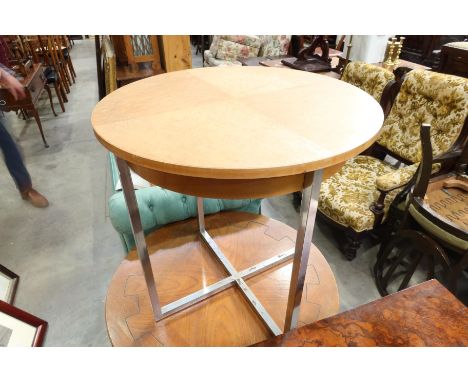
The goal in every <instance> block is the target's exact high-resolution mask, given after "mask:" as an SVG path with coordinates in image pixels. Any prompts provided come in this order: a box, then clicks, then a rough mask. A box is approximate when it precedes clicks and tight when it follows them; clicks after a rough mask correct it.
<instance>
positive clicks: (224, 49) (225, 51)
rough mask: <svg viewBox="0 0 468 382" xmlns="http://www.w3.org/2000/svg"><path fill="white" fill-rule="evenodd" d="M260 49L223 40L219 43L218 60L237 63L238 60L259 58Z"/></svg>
mask: <svg viewBox="0 0 468 382" xmlns="http://www.w3.org/2000/svg"><path fill="white" fill-rule="evenodd" d="M258 49H259V48H255V47H252V46H248V45H242V44H239V43H237V42H232V41H227V40H223V39H222V38H221V39H220V40H219V43H218V51H217V52H216V58H217V59H219V60H228V61H235V60H236V59H237V58H241V57H244V58H247V57H257V56H258Z"/></svg>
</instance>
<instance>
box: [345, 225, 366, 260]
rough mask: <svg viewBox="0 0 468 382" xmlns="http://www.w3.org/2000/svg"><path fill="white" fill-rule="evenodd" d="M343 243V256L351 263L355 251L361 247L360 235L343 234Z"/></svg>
mask: <svg viewBox="0 0 468 382" xmlns="http://www.w3.org/2000/svg"><path fill="white" fill-rule="evenodd" d="M345 240H346V241H345V243H344V244H343V245H342V251H343V255H344V256H345V257H346V259H347V260H349V261H351V260H353V259H354V258H355V257H356V254H357V251H358V249H359V247H360V246H361V241H362V239H361V235H360V234H358V233H356V232H346V233H345Z"/></svg>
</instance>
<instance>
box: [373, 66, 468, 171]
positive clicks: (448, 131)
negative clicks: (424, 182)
mask: <svg viewBox="0 0 468 382" xmlns="http://www.w3.org/2000/svg"><path fill="white" fill-rule="evenodd" d="M467 113H468V79H466V78H461V77H457V76H451V75H448V74H442V73H436V72H432V71H428V70H412V71H411V72H409V73H408V74H407V75H406V78H405V80H404V82H403V85H402V87H401V89H400V92H399V93H398V96H397V98H396V100H395V103H394V105H393V107H392V110H391V111H390V113H389V115H388V117H387V119H386V120H385V122H384V124H383V127H382V132H381V135H380V137H379V140H378V143H379V144H381V145H382V146H384V147H386V148H387V149H388V150H390V151H391V152H393V153H395V154H397V155H399V156H400V157H402V158H404V159H406V160H408V161H411V162H413V163H416V162H419V161H420V160H421V156H422V153H421V141H420V135H419V134H420V133H419V132H420V127H421V124H422V123H430V124H431V126H432V128H431V142H432V152H433V155H434V156H437V155H439V154H442V153H444V152H446V151H447V150H448V149H449V148H450V147H451V146H452V145H453V143H454V142H455V140H456V139H457V138H458V136H459V134H460V132H461V130H462V127H463V123H464V122H465V118H466V117H467Z"/></svg>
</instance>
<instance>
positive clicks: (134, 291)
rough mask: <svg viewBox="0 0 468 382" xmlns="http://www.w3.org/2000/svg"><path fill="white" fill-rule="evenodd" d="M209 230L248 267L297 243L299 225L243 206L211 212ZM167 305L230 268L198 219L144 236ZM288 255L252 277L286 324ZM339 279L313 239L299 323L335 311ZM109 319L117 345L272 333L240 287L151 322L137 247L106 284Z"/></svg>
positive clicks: (237, 339) (207, 342)
mask: <svg viewBox="0 0 468 382" xmlns="http://www.w3.org/2000/svg"><path fill="white" fill-rule="evenodd" d="M206 226H207V230H208V232H210V234H211V236H212V237H213V238H214V239H215V240H216V242H217V244H218V246H219V247H220V248H221V250H222V251H223V252H224V254H225V255H226V257H227V258H228V259H229V260H230V262H231V263H232V264H233V266H234V267H235V268H236V269H237V270H243V269H245V268H248V267H250V266H252V265H254V264H257V263H259V262H261V261H263V260H266V259H267V258H270V257H272V256H274V255H276V254H279V253H281V252H283V251H284V250H287V249H289V248H291V247H293V246H294V240H295V237H296V231H295V230H294V229H292V228H290V227H289V226H287V225H285V224H283V223H280V222H278V221H276V220H273V219H269V218H267V217H264V216H261V215H253V214H249V213H243V212H225V213H220V214H215V215H211V216H207V217H206ZM147 242H148V247H149V253H150V254H151V255H150V258H151V263H152V266H153V271H154V274H155V278H156V283H157V287H158V293H159V297H160V300H161V303H162V304H163V305H165V304H167V303H169V302H172V301H175V300H177V299H179V298H181V297H183V296H185V295H188V294H189V293H192V292H194V291H196V290H199V289H201V288H203V287H204V286H207V285H210V284H212V283H214V282H216V281H218V280H220V279H222V278H224V277H225V276H226V273H225V271H224V270H223V268H222V266H221V265H220V264H218V262H217V260H216V259H215V258H214V257H213V256H212V255H211V254H210V253H209V251H208V250H207V249H206V248H205V247H204V245H203V244H201V243H200V242H199V241H198V238H197V223H196V221H195V220H193V219H192V220H188V221H184V222H178V223H174V224H171V225H168V226H166V227H164V228H161V229H160V230H157V231H156V232H154V233H152V234H150V235H149V236H148V237H147ZM291 269H292V263H291V261H289V262H286V263H284V264H283V265H278V266H276V267H275V268H272V269H270V270H268V271H266V272H264V273H261V274H259V275H256V276H254V277H252V278H251V279H248V280H247V284H248V285H249V287H250V288H251V289H252V291H253V292H254V293H255V294H256V296H257V297H258V299H259V300H260V302H261V303H262V304H263V305H264V307H265V308H266V309H267V310H268V312H269V313H270V315H271V316H272V317H273V319H274V320H275V321H276V323H277V324H278V325H279V326H280V327H283V326H284V316H285V312H286V301H287V296H288V289H289V281H290V276H291ZM338 308H339V297H338V289H337V286H336V281H335V278H334V276H333V273H332V271H331V269H330V267H329V265H328V263H327V262H326V260H325V258H324V257H323V256H322V254H321V253H320V252H319V251H318V249H317V248H316V247H315V246H313V248H312V250H311V256H310V258H309V266H308V269H307V275H306V283H305V287H304V294H303V300H302V305H301V312H300V316H299V321H300V325H301V326H302V325H305V324H307V323H311V322H314V321H316V320H319V319H322V318H325V317H328V316H331V315H333V314H336V313H337V312H338ZM106 321H107V327H108V332H109V337H110V339H111V341H112V344H113V345H114V346H247V345H252V344H255V343H257V342H259V341H263V340H266V339H268V338H271V337H272V335H271V334H270V332H269V331H268V330H267V328H266V327H265V325H264V324H263V322H262V321H261V320H260V319H259V318H258V317H257V315H256V313H255V312H254V310H253V309H252V308H251V307H250V305H249V303H248V302H247V301H246V300H245V299H244V297H243V295H242V294H241V293H240V291H239V290H237V289H236V287H230V288H229V289H226V290H224V291H223V292H220V293H218V294H217V295H215V296H213V297H211V298H210V299H208V300H206V301H203V302H200V303H198V304H196V305H193V306H192V307H190V308H188V309H186V310H184V311H182V312H179V313H176V314H175V315H173V316H170V317H167V318H165V319H164V320H161V321H159V322H157V323H155V322H154V319H153V315H152V311H151V307H150V304H149V296H148V293H147V290H146V285H145V282H144V278H143V275H142V270H141V265H140V262H139V260H138V258H137V255H136V253H135V251H133V252H131V253H130V254H129V256H128V257H127V258H126V259H125V260H124V261H123V262H122V263H121V265H120V266H119V268H118V269H117V272H116V273H115V275H114V277H113V279H112V281H111V285H110V287H109V290H108V295H107V300H106Z"/></svg>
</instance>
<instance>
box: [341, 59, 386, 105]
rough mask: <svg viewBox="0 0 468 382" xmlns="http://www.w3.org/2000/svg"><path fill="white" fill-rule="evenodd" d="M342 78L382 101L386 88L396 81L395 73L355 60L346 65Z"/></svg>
mask: <svg viewBox="0 0 468 382" xmlns="http://www.w3.org/2000/svg"><path fill="white" fill-rule="evenodd" d="M341 80H342V81H345V82H348V83H349V84H351V85H354V86H357V87H358V88H359V89H361V90H364V91H365V92H366V93H368V94H370V95H371V96H372V97H374V98H375V100H376V101H377V102H381V101H382V96H383V95H384V93H385V90H386V89H388V88H389V87H390V86H391V85H392V84H393V81H395V75H394V74H393V73H392V72H390V71H388V70H386V69H384V68H381V67H379V66H375V65H372V64H366V63H365V62H360V61H353V62H350V63H348V64H347V65H346V67H345V69H344V71H343V75H342V76H341Z"/></svg>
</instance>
